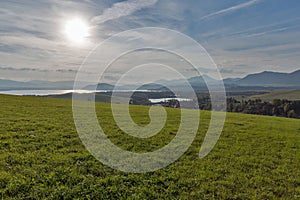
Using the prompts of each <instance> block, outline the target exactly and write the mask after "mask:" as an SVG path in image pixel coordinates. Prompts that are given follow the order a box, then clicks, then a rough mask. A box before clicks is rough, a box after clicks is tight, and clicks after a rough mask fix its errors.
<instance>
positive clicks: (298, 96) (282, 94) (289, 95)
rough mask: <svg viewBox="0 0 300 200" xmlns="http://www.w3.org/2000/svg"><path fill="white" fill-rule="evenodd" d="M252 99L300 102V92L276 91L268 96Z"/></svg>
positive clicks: (263, 95)
mask: <svg viewBox="0 0 300 200" xmlns="http://www.w3.org/2000/svg"><path fill="white" fill-rule="evenodd" d="M250 99H262V100H264V101H271V100H273V99H288V100H300V90H284V91H274V92H270V93H267V94H262V95H254V96H251V97H250Z"/></svg>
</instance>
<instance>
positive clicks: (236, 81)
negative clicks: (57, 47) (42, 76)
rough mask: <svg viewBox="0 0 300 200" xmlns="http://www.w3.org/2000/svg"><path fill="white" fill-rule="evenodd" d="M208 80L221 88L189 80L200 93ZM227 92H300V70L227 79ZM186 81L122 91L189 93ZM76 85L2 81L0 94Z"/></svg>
mask: <svg viewBox="0 0 300 200" xmlns="http://www.w3.org/2000/svg"><path fill="white" fill-rule="evenodd" d="M204 80H206V81H207V83H208V84H210V85H217V84H219V83H220V81H219V80H216V79H213V78H211V77H209V76H207V75H203V76H195V77H191V78H189V79H187V81H188V82H189V83H190V85H191V86H192V87H193V88H194V89H195V90H196V91H207V86H206V82H205V81H204ZM223 82H224V85H225V87H226V90H255V89H257V90H272V89H299V88H300V70H297V71H295V72H292V73H281V72H272V71H264V72H261V73H256V74H249V75H247V76H245V77H244V78H227V79H224V80H223ZM185 83H186V80H185V79H174V80H159V81H156V82H155V83H149V84H145V85H144V86H141V87H138V86H136V85H123V86H121V88H122V90H131V89H132V88H139V90H160V91H162V90H163V91H166V90H168V89H167V88H166V87H165V86H171V87H172V88H176V89H177V90H181V91H185V90H186V89H187V88H186V87H185ZM73 84H74V83H73V81H59V82H51V81H29V82H19V81H13V80H1V79H0V90H26V89H27V90H43V89H44V90H71V89H73ZM80 84H81V85H82V88H83V89H86V90H92V89H94V88H95V85H91V84H90V83H86V82H83V83H80ZM113 89H114V86H113V85H111V84H107V83H99V84H98V85H97V90H113Z"/></svg>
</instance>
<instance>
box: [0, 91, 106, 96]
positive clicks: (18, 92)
mask: <svg viewBox="0 0 300 200" xmlns="http://www.w3.org/2000/svg"><path fill="white" fill-rule="evenodd" d="M72 92H75V90H7V91H0V94H11V95H21V96H22V95H36V96H47V95H58V94H67V93H72ZM76 92H77V93H82V94H84V93H91V91H90V90H77V91H76ZM97 92H98V91H97ZM99 92H106V91H104V90H103V91H99Z"/></svg>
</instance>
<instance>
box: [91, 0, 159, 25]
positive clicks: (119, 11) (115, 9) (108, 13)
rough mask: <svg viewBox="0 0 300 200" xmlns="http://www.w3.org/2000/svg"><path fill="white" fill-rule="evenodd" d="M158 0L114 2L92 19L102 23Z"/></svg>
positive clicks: (131, 12)
mask: <svg viewBox="0 0 300 200" xmlns="http://www.w3.org/2000/svg"><path fill="white" fill-rule="evenodd" d="M157 1H158V0H128V1H125V2H120V3H115V4H114V5H113V6H112V7H111V8H108V9H106V10H104V12H103V14H102V15H98V16H95V17H94V18H93V19H92V23H94V24H102V23H104V22H106V21H109V20H114V19H118V18H120V17H125V16H128V15H131V14H133V13H134V12H136V11H138V10H140V9H143V8H146V7H149V6H152V5H154V4H155V3H156V2H157Z"/></svg>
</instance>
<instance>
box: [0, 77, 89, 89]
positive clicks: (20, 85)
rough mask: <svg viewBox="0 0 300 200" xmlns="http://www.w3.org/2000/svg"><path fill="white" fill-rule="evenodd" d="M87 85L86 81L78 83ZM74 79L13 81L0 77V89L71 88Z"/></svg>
mask: <svg viewBox="0 0 300 200" xmlns="http://www.w3.org/2000/svg"><path fill="white" fill-rule="evenodd" d="M78 84H82V85H87V84H88V83H78ZM73 85H74V81H56V82H55V81H36V80H33V81H28V82H22V81H13V80H5V79H0V90H72V89H73Z"/></svg>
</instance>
